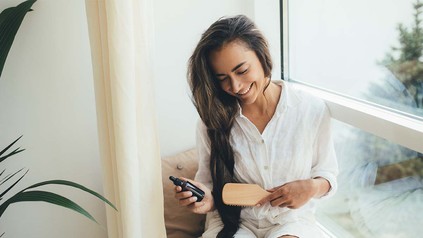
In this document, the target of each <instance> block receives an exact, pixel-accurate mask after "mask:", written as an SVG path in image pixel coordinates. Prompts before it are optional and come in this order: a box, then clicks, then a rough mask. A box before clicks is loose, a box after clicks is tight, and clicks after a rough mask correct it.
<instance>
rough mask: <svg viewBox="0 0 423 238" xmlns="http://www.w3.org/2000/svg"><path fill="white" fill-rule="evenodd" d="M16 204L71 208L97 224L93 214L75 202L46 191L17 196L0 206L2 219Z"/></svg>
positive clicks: (22, 193) (23, 193)
mask: <svg viewBox="0 0 423 238" xmlns="http://www.w3.org/2000/svg"><path fill="white" fill-rule="evenodd" d="M16 202H48V203H51V204H55V205H58V206H62V207H66V208H69V209H71V210H73V211H75V212H78V213H80V214H82V215H84V216H86V217H87V218H89V219H90V220H92V221H94V222H95V223H97V221H96V220H95V219H94V217H93V216H91V214H89V213H88V212H87V211H86V210H85V209H83V208H82V207H81V206H79V205H78V204H76V203H75V202H73V201H71V200H69V199H68V198H65V197H63V196H60V195H58V194H55V193H51V192H46V191H27V192H20V193H17V194H15V195H14V196H13V197H11V198H9V199H8V200H7V201H5V202H4V203H3V204H1V205H0V217H1V216H2V214H3V213H4V211H5V210H6V208H7V207H8V206H9V205H10V204H12V203H16Z"/></svg>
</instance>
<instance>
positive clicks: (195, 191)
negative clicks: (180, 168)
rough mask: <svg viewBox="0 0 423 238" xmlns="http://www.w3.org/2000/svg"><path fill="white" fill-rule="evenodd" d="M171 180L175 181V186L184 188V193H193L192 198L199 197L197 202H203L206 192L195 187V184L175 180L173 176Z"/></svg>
mask: <svg viewBox="0 0 423 238" xmlns="http://www.w3.org/2000/svg"><path fill="white" fill-rule="evenodd" d="M169 179H170V180H172V181H173V184H175V185H176V186H181V187H182V191H191V192H192V196H196V197H197V202H200V201H201V200H203V198H204V191H203V190H201V189H199V188H198V187H197V186H195V185H194V184H192V183H190V182H188V181H183V180H180V179H178V178H175V177H173V176H170V177H169Z"/></svg>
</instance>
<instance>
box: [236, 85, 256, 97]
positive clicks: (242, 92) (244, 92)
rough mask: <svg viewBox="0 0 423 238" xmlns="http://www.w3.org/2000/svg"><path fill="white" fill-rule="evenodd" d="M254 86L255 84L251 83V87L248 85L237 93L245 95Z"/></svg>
mask: <svg viewBox="0 0 423 238" xmlns="http://www.w3.org/2000/svg"><path fill="white" fill-rule="evenodd" d="M252 87H253V84H251V85H250V87H248V88H247V89H246V90H244V91H240V92H238V93H237V95H239V96H243V95H245V94H247V93H248V92H249V91H250V89H251V88H252Z"/></svg>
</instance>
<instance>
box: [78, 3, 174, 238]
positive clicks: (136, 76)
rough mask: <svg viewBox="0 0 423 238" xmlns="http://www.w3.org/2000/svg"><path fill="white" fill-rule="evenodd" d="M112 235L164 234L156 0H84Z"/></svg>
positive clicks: (111, 237) (143, 235) (139, 235)
mask: <svg viewBox="0 0 423 238" xmlns="http://www.w3.org/2000/svg"><path fill="white" fill-rule="evenodd" d="M85 3H86V11H87V19H88V28H89V35H90V42H91V53H92V61H93V73H94V85H95V94H96V106H97V118H98V119H97V120H98V129H99V142H100V143H99V144H100V155H101V157H102V162H103V167H104V190H105V195H106V196H107V197H108V198H110V199H111V200H112V201H113V202H114V203H115V204H116V205H117V207H118V209H119V212H115V211H114V210H112V209H110V208H107V226H108V235H109V238H115V237H119V238H120V237H125V238H126V237H134V238H135V237H136V238H142V237H166V232H165V228H164V218H163V194H162V183H161V161H160V154H159V145H158V138H157V134H156V118H155V108H154V105H155V104H154V95H153V92H154V88H153V85H154V84H153V83H154V81H153V74H152V65H153V64H152V61H151V59H152V52H151V49H152V48H153V47H152V43H153V39H152V36H153V33H154V32H153V31H152V29H153V22H152V19H153V16H152V10H153V8H152V4H153V3H152V0H125V1H122V0H86V1H85Z"/></svg>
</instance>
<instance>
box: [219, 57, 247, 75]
mask: <svg viewBox="0 0 423 238" xmlns="http://www.w3.org/2000/svg"><path fill="white" fill-rule="evenodd" d="M246 62H247V61H244V62H241V63H239V64H238V65H237V66H235V67H234V68H233V69H232V70H231V72H234V71H235V70H237V69H238V68H239V67H241V66H242V65H243V64H245V63H246ZM225 75H226V74H216V76H217V77H220V76H225Z"/></svg>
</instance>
